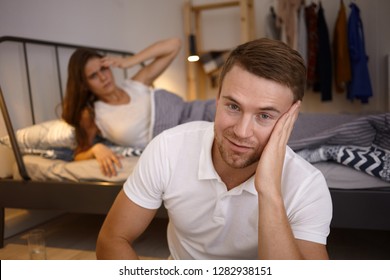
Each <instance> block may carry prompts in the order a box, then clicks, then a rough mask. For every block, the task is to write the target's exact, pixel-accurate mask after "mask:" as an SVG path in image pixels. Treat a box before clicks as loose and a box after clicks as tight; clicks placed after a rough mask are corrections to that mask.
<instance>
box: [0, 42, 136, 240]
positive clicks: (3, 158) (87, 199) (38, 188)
mask: <svg viewBox="0 0 390 280" xmlns="http://www.w3.org/2000/svg"><path fill="white" fill-rule="evenodd" d="M0 46H1V47H2V48H1V49H0V50H1V51H4V50H5V51H8V50H9V49H11V48H12V49H15V48H16V49H17V52H19V53H21V56H22V59H21V60H20V61H21V64H22V68H23V69H24V70H23V72H24V75H23V76H22V77H20V80H21V81H22V80H23V81H24V80H26V84H27V86H26V88H27V89H28V90H27V91H26V92H24V93H23V94H24V96H27V97H26V98H27V99H28V100H29V102H28V103H29V107H30V108H25V107H20V106H18V105H17V104H12V103H11V102H8V103H7V102H6V101H7V94H8V97H9V96H12V95H15V94H16V93H15V92H4V90H2V89H4V87H2V86H3V85H0V109H1V112H2V115H3V120H4V126H5V127H6V132H7V134H8V136H5V137H4V136H3V140H4V138H7V139H6V140H7V141H8V146H6V145H0V173H1V174H0V177H1V178H0V219H1V222H0V247H3V245H4V220H5V216H4V209H5V208H23V209H42V210H60V211H64V212H73V213H91V214H106V213H107V212H108V210H109V208H110V206H111V205H112V203H113V201H114V199H115V197H116V195H117V194H118V192H119V191H120V190H121V188H122V184H123V181H124V180H125V178H127V176H128V174H130V172H131V170H132V168H133V166H134V164H135V162H136V158H137V154H136V151H134V150H131V151H129V150H127V152H129V153H133V154H131V156H128V157H126V159H125V160H124V162H123V169H122V170H119V172H118V176H117V177H115V178H102V175H100V172H99V169H98V166H97V163H96V161H94V160H91V161H86V162H82V163H80V164H78V163H77V162H67V161H64V160H62V159H58V158H57V159H52V158H50V157H49V158H44V157H43V156H42V154H41V151H38V152H37V151H35V152H36V153H35V154H34V153H29V154H25V153H22V148H21V147H20V146H19V145H20V141H19V143H18V141H17V137H19V135H18V134H17V133H14V131H15V130H17V129H14V127H13V123H15V121H14V122H12V121H11V118H10V115H11V114H10V113H12V112H10V110H9V108H13V110H18V112H20V114H21V115H23V112H24V111H29V112H31V123H30V124H28V125H27V127H28V128H32V127H34V128H38V132H37V130H36V129H33V131H31V129H30V131H29V133H27V134H26V135H27V136H26V135H24V136H25V137H26V138H34V139H33V140H31V139H27V140H26V139H25V140H26V141H27V142H28V141H30V142H31V141H33V142H34V141H35V140H37V139H36V138H40V137H42V136H44V135H45V131H46V130H47V129H49V128H50V126H53V125H55V126H57V128H58V129H60V127H61V128H62V130H61V129H60V131H62V133H63V131H64V130H65V131H66V132H67V133H68V134H69V128H68V127H66V126H64V124H63V123H61V122H60V121H58V120H56V119H53V116H51V119H48V120H44V119H43V118H42V117H37V115H38V113H39V112H40V111H41V108H38V109H37V104H34V100H33V96H34V93H33V92H32V88H33V85H34V81H32V80H31V76H32V75H31V73H30V70H31V69H32V70H34V69H35V66H34V65H32V59H31V58H30V57H29V54H30V53H31V52H34V51H35V50H36V49H37V48H38V49H39V51H38V52H39V53H41V52H42V51H41V50H40V49H41V48H43V49H45V51H44V52H47V51H48V53H50V56H52V57H53V59H52V60H53V65H55V67H54V68H55V70H56V72H57V73H56V75H57V76H58V85H59V87H60V89H59V90H57V92H58V94H59V96H58V97H57V100H62V94H63V90H62V84H63V82H61V76H62V75H64V73H63V70H62V72H61V69H60V66H59V63H60V61H61V52H63V53H65V54H63V55H65V56H66V54H68V57H69V54H70V53H71V52H73V51H74V50H75V49H76V48H79V47H89V46H81V45H76V44H64V43H59V42H51V41H44V40H35V39H29V38H21V37H12V36H7V37H1V38H0ZM29 48H33V49H34V50H33V51H30V50H29ZM92 48H93V49H96V50H98V51H100V52H102V53H108V54H111V55H121V56H127V55H132V53H131V52H128V51H120V50H113V49H107V48H95V47H92ZM65 60H66V59H65ZM2 61H3V62H4V61H5V59H2ZM40 62H41V61H40ZM7 67H10V68H12V65H7ZM140 67H142V65H141V66H140ZM2 73H3V78H4V76H7V73H4V72H2ZM116 74H117V75H118V73H116ZM119 75H123V77H126V76H127V75H128V73H126V72H124V73H122V74H119ZM7 77H8V76H7ZM10 78H12V79H19V77H10ZM48 94H50V95H51V94H53V92H52V91H50V92H48ZM45 98H49V99H50V98H52V97H51V96H49V97H47V96H46V97H45ZM44 100H45V99H44ZM18 101H22V100H18ZM10 105H11V106H10ZM11 110H12V109H11ZM42 123H44V125H42ZM48 126H49V127H48ZM65 134H66V133H65ZM57 136H58V135H57ZM59 137H60V138H61V137H62V138H64V136H63V135H60V136H59ZM19 138H20V137H19ZM30 144H31V143H30ZM9 147H11V148H12V149H11V148H9ZM36 166H41V167H40V169H36ZM34 170H38V171H37V172H34ZM83 174H84V175H83ZM80 175H81V177H79V176H80ZM48 176H49V178H48Z"/></svg>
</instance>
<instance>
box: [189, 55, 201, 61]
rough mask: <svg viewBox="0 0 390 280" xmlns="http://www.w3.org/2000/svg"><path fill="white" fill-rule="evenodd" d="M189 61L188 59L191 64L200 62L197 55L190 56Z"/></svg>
mask: <svg viewBox="0 0 390 280" xmlns="http://www.w3.org/2000/svg"><path fill="white" fill-rule="evenodd" d="M187 59H188V61H189V62H195V61H198V60H199V56H197V55H190V56H189V57H188V58H187Z"/></svg>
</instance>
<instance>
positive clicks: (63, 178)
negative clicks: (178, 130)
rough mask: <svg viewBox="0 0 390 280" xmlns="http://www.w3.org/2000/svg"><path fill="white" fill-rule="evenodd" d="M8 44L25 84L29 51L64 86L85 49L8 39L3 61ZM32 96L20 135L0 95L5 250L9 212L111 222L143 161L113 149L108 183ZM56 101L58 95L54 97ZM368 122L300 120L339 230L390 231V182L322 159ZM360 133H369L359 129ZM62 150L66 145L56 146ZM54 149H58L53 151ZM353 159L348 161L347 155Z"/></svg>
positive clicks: (327, 117) (299, 134)
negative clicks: (47, 57)
mask: <svg viewBox="0 0 390 280" xmlns="http://www.w3.org/2000/svg"><path fill="white" fill-rule="evenodd" d="M10 42H11V43H10ZM3 43H7V44H11V45H12V46H13V47H16V48H19V49H21V52H22V56H23V57H24V63H23V64H25V71H26V72H25V74H24V75H25V76H26V77H27V78H28V77H29V76H30V73H29V71H30V70H29V69H30V68H32V67H31V65H28V62H29V61H30V60H29V59H28V51H26V50H27V49H28V47H30V46H31V45H33V46H34V48H36V47H37V46H43V47H44V48H52V49H53V51H51V53H54V65H55V67H54V68H55V69H57V70H56V72H58V73H57V74H58V76H59V78H58V80H59V81H61V79H63V78H61V77H63V75H64V74H63V73H61V69H60V68H61V67H59V66H58V63H59V61H61V59H60V58H58V56H59V55H58V54H59V53H60V52H61V50H62V49H71V50H73V49H75V48H77V47H83V46H78V45H72V44H63V43H58V42H49V41H42V40H35V39H26V38H18V37H2V38H0V56H1V50H2V49H1V45H2V44H3ZM7 48H8V47H7ZM95 49H97V50H99V51H102V52H104V53H113V54H117V55H131V53H129V52H123V51H117V50H109V49H104V48H95ZM0 73H1V72H0ZM127 75H128V74H127V73H124V74H123V76H124V77H126V76H127ZM27 84H28V85H31V84H33V82H32V81H29V79H27ZM62 84H63V83H61V82H59V83H58V85H59V88H60V89H59V90H58V92H59V97H58V100H62ZM27 89H28V90H27V92H26V93H25V94H26V95H27V96H28V97H27V99H28V100H29V101H30V107H31V108H30V109H29V110H28V111H31V119H32V121H31V124H29V125H26V126H25V127H23V128H18V129H15V128H14V126H13V123H14V122H15V120H14V119H13V120H11V117H10V115H12V114H10V112H9V108H12V105H14V104H10V102H7V96H10V95H13V94H14V93H13V92H6V91H5V90H4V88H3V90H1V85H0V108H1V111H2V114H3V118H4V124H5V127H6V129H7V131H6V132H7V133H6V134H7V135H5V136H2V135H0V136H1V139H0V142H2V143H3V144H0V164H1V166H0V177H1V179H0V218H1V222H0V235H1V236H0V247H2V246H3V241H4V240H3V239H4V238H3V237H4V208H23V209H48V210H61V211H64V212H74V213H91V214H106V213H107V212H108V210H109V208H110V206H111V205H112V203H113V201H114V199H115V197H116V195H117V194H118V192H119V191H120V190H121V188H122V184H123V181H124V180H125V179H126V178H127V176H128V175H129V174H130V173H131V171H132V169H133V167H134V165H135V164H136V162H137V159H138V156H139V155H140V154H141V153H142V151H139V150H137V149H133V148H131V147H112V148H113V149H118V150H117V151H118V152H120V153H123V155H124V160H123V165H124V167H123V169H121V170H119V172H118V176H117V177H113V178H107V177H104V176H102V175H101V173H100V171H99V167H98V165H97V162H96V161H95V160H89V161H82V162H72V161H67V160H66V159H65V158H64V157H63V156H64V154H61V152H63V150H62V148H64V146H66V147H67V146H69V145H70V146H71V145H72V144H71V143H72V141H73V140H74V139H72V136H73V133H72V128H71V127H69V126H67V125H66V124H65V123H64V122H62V121H61V120H59V119H53V118H50V117H49V118H47V119H44V118H37V117H36V116H35V115H36V114H37V110H34V101H33V94H32V93H31V86H28V87H27ZM50 94H52V93H51V92H50ZM41 98H42V97H41ZM43 98H46V97H43ZM35 106H36V104H35ZM370 117H371V116H357V115H349V114H345V115H341V114H340V115H335V114H304V113H301V115H300V116H299V118H298V121H297V123H296V126H295V128H294V131H293V134H292V137H291V139H290V142H289V145H290V146H291V147H292V148H293V149H294V150H296V151H297V152H298V153H300V155H301V156H303V157H306V158H307V159H308V160H309V161H312V163H313V164H314V165H315V166H316V167H317V168H318V169H320V170H321V171H322V172H323V174H324V176H325V178H326V180H327V182H328V185H329V188H330V192H331V196H332V200H333V219H332V224H331V226H332V227H335V228H355V229H375V230H390V180H387V179H386V178H387V177H386V176H384V177H383V176H382V177H380V176H377V174H376V173H375V172H376V171H375V170H374V171H375V172H374V173H375V174H373V168H371V169H370V167H367V166H362V164H360V165H359V164H358V165H357V168H355V167H356V166H352V165H351V164H350V165H348V164H345V163H346V161H345V160H344V161H343V162H341V163H340V162H337V161H336V160H333V159H332V160H330V158H329V157H328V158H324V156H323V155H324V154H327V155H328V156H329V155H334V154H337V153H332V152H329V150H326V151H325V152H324V149H325V148H327V147H329V146H331V148H334V145H338V146H343V145H344V146H346V143H345V141H347V144H351V143H350V141H351V139H350V138H351V137H350V138H348V137H345V133H343V131H344V132H345V131H348V130H345V129H344V128H345V127H343V125H344V126H347V128H348V127H350V126H352V127H354V126H353V125H355V126H356V123H357V124H360V123H359V122H367V119H370ZM388 117H389V115H388V114H379V115H375V116H374V119H376V118H378V119H379V121H381V122H384V126H385V130H386V128H387V131H384V132H383V133H384V136H383V137H384V138H386V137H387V138H388V139H390V135H389V133H388V131H389V129H390V124H389V123H386V121H388V119H387V118H388ZM13 118H15V116H14V117H13ZM16 121H17V120H16ZM358 127H359V128H361V127H364V126H360V125H358ZM354 133H355V134H349V136H351V135H356V133H357V134H359V133H360V131H359V130H356V131H354ZM374 133H375V129H374ZM383 133H382V134H383ZM386 133H387V134H386ZM347 135H348V133H347ZM374 136H375V135H374ZM56 137H57V138H56ZM370 137H371V138H370ZM372 137H373V136H372V135H371V136H367V137H356V136H355V137H353V139H356V138H357V140H361V139H360V138H362V139H363V140H365V141H372ZM58 138H60V140H59V139H58ZM374 138H375V137H374ZM53 139H54V140H53ZM370 139H371V140H370ZM50 141H51V142H50ZM348 141H349V142H348ZM62 142H64V143H66V144H58V143H62ZM384 142H386V141H384ZM37 143H38V144H37ZM53 143H57V146H56V147H54V149H53V146H55V145H54V144H53ZM357 144H359V142H358V143H357ZM365 144H367V143H365ZM332 145H333V146H332ZM37 146H38V147H37ZM330 151H334V149H333V150H332V149H330ZM339 151H340V149H339V150H338V152H339ZM348 152H349V151H346V152H345V153H347V154H348ZM385 152H386V146H385ZM359 153H360V154H362V152H361V151H358V153H357V154H359ZM65 156H66V153H65ZM336 158H337V157H336ZM350 162H351V161H350ZM388 162H389V160H388V161H387V162H386V161H384V162H382V163H380V171H378V172H377V173H378V174H379V173H380V172H382V173H383V171H384V170H385V171H386V170H388V166H387V167H386V166H384V165H385V164H386V163H387V164H388ZM355 165H356V164H355ZM363 167H364V168H363ZM386 168H387V169H386ZM370 172H371V174H370ZM382 173H381V174H382ZM160 212H164V210H163V209H162V210H161V211H160ZM163 215H164V214H163Z"/></svg>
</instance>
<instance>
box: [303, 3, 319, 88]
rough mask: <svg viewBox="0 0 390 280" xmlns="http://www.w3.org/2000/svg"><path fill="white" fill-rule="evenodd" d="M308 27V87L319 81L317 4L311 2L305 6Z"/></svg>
mask: <svg viewBox="0 0 390 280" xmlns="http://www.w3.org/2000/svg"><path fill="white" fill-rule="evenodd" d="M305 18H306V28H307V87H308V88H312V87H313V85H314V84H315V83H316V82H317V76H316V66H317V53H318V32H317V5H316V4H315V3H311V4H310V5H309V6H307V7H306V8H305Z"/></svg>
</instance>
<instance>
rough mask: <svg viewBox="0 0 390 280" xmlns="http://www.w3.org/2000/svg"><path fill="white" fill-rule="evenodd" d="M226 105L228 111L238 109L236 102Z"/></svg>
mask: <svg viewBox="0 0 390 280" xmlns="http://www.w3.org/2000/svg"><path fill="white" fill-rule="evenodd" d="M227 107H228V109H229V110H230V111H238V110H239V109H240V108H239V107H238V106H237V105H236V104H228V105H227Z"/></svg>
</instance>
